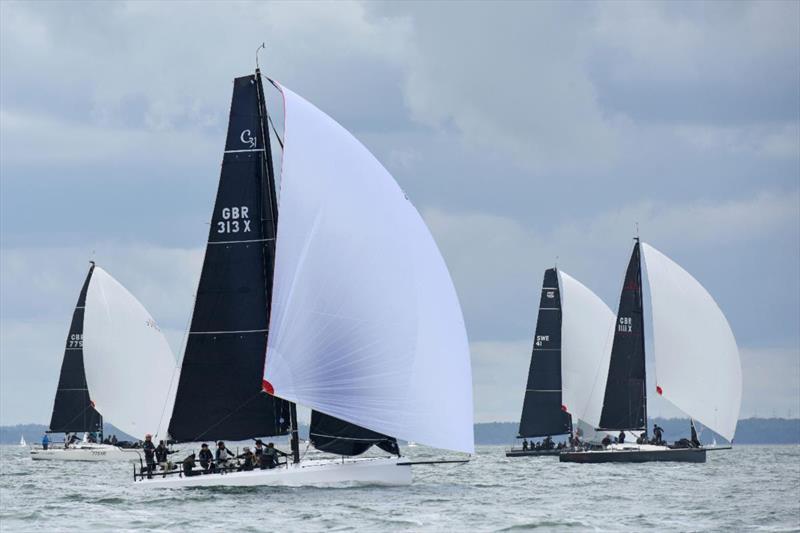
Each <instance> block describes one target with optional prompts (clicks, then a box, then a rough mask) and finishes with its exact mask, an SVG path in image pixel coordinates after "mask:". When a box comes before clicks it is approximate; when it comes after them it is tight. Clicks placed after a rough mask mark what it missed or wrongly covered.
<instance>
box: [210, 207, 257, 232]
mask: <svg viewBox="0 0 800 533" xmlns="http://www.w3.org/2000/svg"><path fill="white" fill-rule="evenodd" d="M249 211H250V208H248V207H247V206H246V205H243V206H241V207H223V208H222V211H221V214H222V220H218V221H217V233H239V232H242V233H250V215H249Z"/></svg>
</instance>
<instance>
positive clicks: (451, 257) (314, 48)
mask: <svg viewBox="0 0 800 533" xmlns="http://www.w3.org/2000/svg"><path fill="white" fill-rule="evenodd" d="M262 41H266V42H267V46H268V50H267V52H266V53H265V54H263V55H262V68H263V70H265V71H266V73H267V74H269V75H270V76H271V77H273V78H276V79H278V80H280V81H282V82H283V83H284V84H285V85H287V86H288V87H291V88H292V89H293V90H295V91H296V92H298V93H300V94H302V95H304V96H305V97H306V98H308V99H309V100H311V101H312V102H314V103H315V104H316V105H317V106H318V107H320V108H321V109H323V110H324V111H326V112H328V113H329V114H330V115H332V116H333V117H334V118H336V119H337V120H338V121H339V122H340V123H341V124H342V125H344V126H345V127H346V128H348V129H349V130H350V131H352V132H353V133H354V134H355V135H356V136H357V137H358V138H359V139H360V140H361V141H363V142H364V143H365V144H366V145H367V146H368V147H369V148H370V149H371V150H372V151H373V152H374V153H375V154H376V156H377V157H378V158H379V159H380V160H381V161H382V162H383V163H384V164H385V166H386V167H387V168H388V169H389V170H390V172H392V174H393V175H394V177H395V178H396V179H397V181H398V182H399V183H400V185H401V186H402V187H403V188H404V189H405V190H406V191H407V193H408V195H409V197H410V198H411V200H412V201H413V202H414V204H415V205H416V206H417V208H418V209H419V210H420V211H421V213H422V214H423V216H424V217H425V220H426V221H427V223H428V225H429V226H430V228H431V231H432V232H433V234H434V237H435V238H436V240H437V242H438V243H439V246H440V247H441V249H442V252H443V254H444V256H445V259H446V260H447V263H448V266H449V268H450V271H451V273H452V275H453V278H454V280H455V284H456V288H457V289H458V293H459V297H460V299H461V303H462V306H463V309H464V314H465V317H466V321H467V326H468V332H469V336H470V342H471V346H472V359H473V372H474V383H475V400H476V402H475V414H476V419H477V420H480V421H489V420H517V419H518V416H519V410H520V406H521V400H522V394H523V389H524V386H525V379H526V374H527V367H528V360H529V353H530V345H531V340H532V335H533V328H534V324H535V320H536V308H537V306H538V301H537V299H538V293H539V287H540V284H541V277H542V271H543V269H545V268H547V267H549V266H551V265H552V264H553V263H554V262H555V261H556V257H558V265H559V267H560V268H562V269H563V270H564V271H566V272H568V273H570V274H571V275H573V276H574V277H576V278H578V279H580V280H582V281H583V282H584V283H585V284H586V285H588V286H589V287H590V288H592V289H593V290H595V291H596V292H597V293H598V294H599V295H600V296H601V297H602V298H603V299H604V300H605V301H606V302H607V303H608V304H609V305H610V306H611V307H612V308H614V309H615V308H616V305H617V299H618V297H619V294H618V291H619V287H620V284H621V279H622V276H623V273H624V268H625V265H626V262H627V260H628V255H629V253H630V247H631V237H632V236H633V235H634V232H635V225H636V224H637V223H638V225H639V231H640V233H641V235H642V237H643V239H645V240H646V241H649V242H650V243H652V244H653V245H654V246H656V247H657V248H659V249H661V250H662V251H664V252H665V253H667V254H668V255H669V256H671V257H672V258H673V259H675V260H676V261H677V262H679V263H680V264H681V265H683V266H684V267H685V268H686V269H687V270H689V271H690V272H691V273H692V274H693V275H694V276H695V277H696V278H697V279H698V280H700V281H701V283H703V284H704V285H705V286H706V287H707V288H708V290H709V291H710V292H711V293H712V294H713V295H714V297H715V298H716V299H717V301H718V303H719V305H720V307H721V308H722V309H723V311H724V312H725V314H726V315H727V316H728V319H729V321H730V323H731V326H732V328H733V331H734V333H735V335H736V338H737V341H738V343H739V346H740V349H741V355H742V365H743V369H744V397H743V404H742V416H743V417H748V416H752V415H761V416H772V415H778V416H786V415H788V414H791V415H792V416H798V414H800V331H799V330H800V3H797V2H774V3H768V2H761V3H746V2H732V3H723V2H709V3H657V2H639V3H612V2H606V3H601V4H588V3H552V4H550V3H544V2H536V3H533V2H532V3H523V2H512V3H507V4H502V3H491V4H488V3H487V4H483V3H449V2H444V3H440V4H436V3H397V4H391V3H389V4H385V3H367V4H365V3H358V2H339V3H293V4H282V3H270V4H265V3H255V4H251V3H246V2H241V3H225V4H213V3H211V2H203V3H198V4H191V3H189V2H180V3H172V4H163V5H162V4H156V3H147V2H130V3H127V2H104V3H81V4H66V3H61V2H56V3H48V2H31V3H24V4H23V3H13V2H8V1H3V2H1V3H0V177H1V180H0V184H1V188H0V223H1V227H0V231H1V234H0V266H2V276H1V279H0V328H1V329H2V336H1V337H0V353H1V354H2V356H1V358H0V421H1V422H2V423H3V424H13V423H23V422H43V423H44V422H46V421H47V420H48V419H49V414H50V409H51V407H52V399H53V394H54V390H55V385H56V382H57V378H58V371H59V365H60V360H61V356H62V349H63V345H64V338H65V335H66V333H67V329H68V326H69V320H70V317H71V313H72V308H73V306H74V305H75V300H76V298H77V293H78V291H79V288H80V284H81V282H82V280H83V278H84V275H85V271H86V268H87V261H88V260H89V259H91V258H92V257H94V258H95V259H96V260H97V261H98V262H99V263H100V264H101V265H102V266H103V267H104V268H106V269H107V270H108V271H109V272H111V273H112V274H113V275H114V276H115V277H116V278H117V279H119V280H120V281H121V282H122V283H123V284H124V285H126V286H127V287H128V288H129V289H130V290H131V291H132V292H133V293H134V294H136V295H137V296H138V297H139V298H140V300H141V301H142V302H143V303H144V304H145V306H146V307H147V308H148V309H149V310H150V312H151V313H152V314H153V315H154V316H155V317H156V319H157V320H158V321H159V322H160V323H161V325H162V328H163V329H165V330H166V331H167V332H168V336H169V339H170V342H171V344H172V345H173V348H174V349H175V351H176V353H178V352H180V350H181V342H182V335H183V332H184V330H185V328H186V325H187V321H188V319H189V315H190V313H191V305H192V294H193V291H194V289H195V286H196V283H197V278H198V276H199V272H200V266H201V261H202V254H203V245H204V242H205V239H206V236H207V231H208V226H207V223H208V220H209V217H210V213H211V207H212V203H213V195H214V193H215V190H216V185H217V180H218V177H219V165H220V162H221V158H222V149H223V142H224V132H225V127H226V122H227V112H228V106H229V102H230V91H231V80H232V78H234V77H235V76H241V75H245V74H248V73H250V72H252V70H253V66H254V51H255V48H256V46H257V45H258V44H260V43H261V42H262ZM653 413H654V414H658V413H663V414H675V413H674V412H673V411H671V410H670V408H669V407H668V406H665V405H662V404H656V405H655V407H654V408H651V414H653Z"/></svg>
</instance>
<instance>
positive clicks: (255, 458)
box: [253, 439, 264, 465]
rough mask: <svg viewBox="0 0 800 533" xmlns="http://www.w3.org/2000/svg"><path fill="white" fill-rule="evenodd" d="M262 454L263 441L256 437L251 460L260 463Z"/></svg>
mask: <svg viewBox="0 0 800 533" xmlns="http://www.w3.org/2000/svg"><path fill="white" fill-rule="evenodd" d="M263 455H264V443H263V442H262V441H261V439H256V447H255V449H254V450H253V461H254V463H255V464H256V465H260V464H261V457H262V456H263Z"/></svg>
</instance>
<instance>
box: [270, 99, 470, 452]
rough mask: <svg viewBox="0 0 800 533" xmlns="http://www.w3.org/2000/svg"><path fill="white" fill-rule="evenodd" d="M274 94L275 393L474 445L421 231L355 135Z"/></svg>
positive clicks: (459, 354)
mask: <svg viewBox="0 0 800 533" xmlns="http://www.w3.org/2000/svg"><path fill="white" fill-rule="evenodd" d="M282 92H283V95H284V101H285V113H286V118H285V141H284V145H285V150H284V154H283V172H282V177H281V191H280V209H279V211H280V217H279V223H278V236H277V251H276V265H275V278H274V279H275V281H274V292H273V296H272V314H271V319H270V327H269V346H268V348H267V357H266V365H265V376H264V377H265V380H266V381H267V382H268V383H269V384H271V386H272V387H273V389H274V394H275V395H276V396H279V397H281V398H284V399H287V400H291V401H294V402H297V403H300V404H304V405H306V406H308V407H311V408H313V409H316V410H318V411H320V412H323V413H325V414H328V415H332V416H335V417H338V418H341V419H343V420H346V421H348V422H351V423H354V424H357V425H360V426H362V427H365V428H368V429H371V430H373V431H378V432H380V433H384V434H387V435H391V436H393V437H397V438H399V439H403V440H407V441H408V440H413V441H415V442H420V443H424V444H426V445H429V446H434V447H438V448H446V449H451V450H459V451H464V452H469V453H472V452H473V451H474V439H473V429H472V423H473V420H472V371H471V368H470V358H469V345H468V342H467V335H466V330H465V328H464V322H463V316H462V314H461V307H460V305H459V302H458V298H457V296H456V292H455V289H454V287H453V283H452V280H451V279H450V275H449V273H448V271H447V267H446V265H445V263H444V260H443V258H442V256H441V254H440V252H439V249H438V248H437V247H436V243H435V242H434V240H433V237H432V236H431V234H430V232H429V231H428V228H427V227H426V226H425V223H424V222H423V220H422V217H421V216H420V215H419V213H418V212H417V211H416V209H415V208H414V206H413V205H412V204H411V202H409V200H408V198H407V197H406V195H405V194H404V193H403V191H402V190H401V189H400V187H399V186H398V185H397V183H396V182H395V181H394V179H393V178H392V176H391V175H390V174H389V173H388V172H387V171H386V169H384V168H383V166H382V165H381V164H380V163H379V162H378V161H377V159H375V157H374V156H373V155H372V154H371V153H370V152H369V151H368V150H367V149H366V148H365V147H364V146H363V145H362V144H361V143H360V142H359V141H358V140H356V139H355V138H354V137H353V136H352V135H351V134H350V133H348V132H347V131H346V130H345V129H344V128H343V127H342V126H340V125H339V124H338V123H336V122H335V121H334V120H333V119H332V118H330V117H329V116H327V115H326V114H325V113H323V112H321V111H320V110H319V109H317V108H316V107H314V106H313V105H312V104H310V103H309V102H307V101H306V100H304V99H303V98H301V97H300V96H298V95H296V94H295V93H293V92H291V91H289V90H287V89H285V88H284V89H283V90H282Z"/></svg>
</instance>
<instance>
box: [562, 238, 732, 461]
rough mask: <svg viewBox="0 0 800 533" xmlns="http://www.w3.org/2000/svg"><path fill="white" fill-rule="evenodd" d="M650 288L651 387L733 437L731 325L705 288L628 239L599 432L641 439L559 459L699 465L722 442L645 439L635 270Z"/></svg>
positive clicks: (641, 334)
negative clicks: (710, 444)
mask: <svg viewBox="0 0 800 533" xmlns="http://www.w3.org/2000/svg"><path fill="white" fill-rule="evenodd" d="M642 257H644V262H645V267H646V270H647V279H648V284H649V287H650V299H651V307H652V309H651V318H652V324H653V346H654V350H655V364H656V368H655V376H656V389H655V392H656V393H657V394H658V395H660V396H662V397H664V398H666V399H667V400H669V401H670V402H671V403H673V404H674V405H675V406H676V407H678V408H679V409H681V410H682V411H684V412H685V413H687V414H688V415H689V416H690V417H691V418H692V433H693V434H694V420H697V421H699V422H701V423H702V424H703V425H705V426H706V427H708V428H710V429H712V430H713V431H715V432H717V433H718V434H720V435H722V436H723V437H725V438H726V439H727V440H728V441H729V442H732V441H733V437H734V434H735V431H736V423H737V420H738V417H739V407H740V404H741V397H742V371H741V363H740V360H739V350H738V347H737V346H736V339H735V338H734V336H733V332H732V331H731V328H730V325H729V324H728V321H727V319H726V318H725V315H724V314H723V313H722V311H721V310H720V308H719V306H718V305H717V303H716V302H715V301H714V299H713V298H712V297H711V295H710V294H709V293H708V292H707V291H706V289H705V288H704V287H703V286H702V285H701V284H700V283H699V282H698V281H697V280H696V279H695V278H694V277H692V276H691V274H689V273H688V272H686V271H685V270H684V269H683V268H681V267H680V266H679V265H678V264H677V263H675V262H673V261H672V260H671V259H669V258H668V257H667V256H666V255H664V254H662V253H661V252H660V251H658V250H656V249H655V248H654V247H652V246H650V245H649V244H646V243H640V242H639V239H638V238H636V239H635V244H634V247H633V252H632V254H631V259H630V261H629V263H628V268H627V271H626V274H625V281H624V283H623V287H622V294H621V296H620V302H619V311H618V313H617V320H616V327H615V330H614V341H613V346H612V351H611V358H610V364H609V367H608V379H607V383H606V388H605V397H604V401H603V409H602V414H601V417H600V424H599V429H600V430H604V431H633V432H636V433H641V435H642V443H641V444H640V443H637V442H627V439H626V442H623V443H613V444H610V445H607V446H605V447H603V449H600V450H589V451H575V452H566V453H563V454H561V455H560V460H561V461H562V462H576V463H605V462H650V461H674V462H694V463H702V462H705V460H706V451H708V450H719V449H727V448H728V447H708V446H702V445H699V441H698V440H697V439H696V436H694V435H693V439H692V440H693V441H694V442H690V441H688V440H686V439H684V442H682V443H676V444H673V445H667V444H666V443H662V442H658V443H650V442H651V441H650V440H648V439H647V390H646V373H645V371H646V369H645V342H644V304H643V300H642V268H641V262H642Z"/></svg>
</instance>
